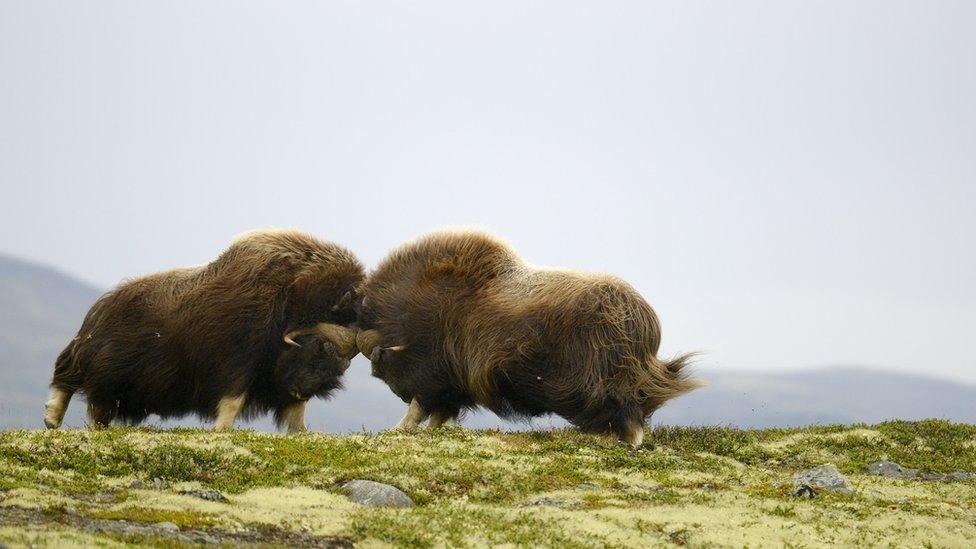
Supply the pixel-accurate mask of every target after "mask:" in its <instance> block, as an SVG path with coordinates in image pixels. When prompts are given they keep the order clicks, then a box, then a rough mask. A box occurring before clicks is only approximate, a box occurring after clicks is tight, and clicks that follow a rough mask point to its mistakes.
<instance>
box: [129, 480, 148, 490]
mask: <svg viewBox="0 0 976 549" xmlns="http://www.w3.org/2000/svg"><path fill="white" fill-rule="evenodd" d="M129 489H130V490H145V489H146V483H145V482H142V481H141V480H133V481H132V482H131V483H130V484H129Z"/></svg>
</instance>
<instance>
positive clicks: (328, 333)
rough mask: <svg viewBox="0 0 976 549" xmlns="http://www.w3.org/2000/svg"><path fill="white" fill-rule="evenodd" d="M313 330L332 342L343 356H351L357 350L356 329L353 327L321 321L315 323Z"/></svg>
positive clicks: (354, 354)
mask: <svg viewBox="0 0 976 549" xmlns="http://www.w3.org/2000/svg"><path fill="white" fill-rule="evenodd" d="M313 330H314V332H315V333H318V334H321V335H322V336H324V337H326V338H327V339H328V340H329V341H331V342H332V343H334V344H335V346H336V348H337V349H338V350H339V354H340V355H342V356H343V357H345V358H352V357H354V356H356V353H358V352H359V349H358V348H357V347H356V330H355V329H354V328H347V327H345V326H340V325H339V324H331V323H328V322H323V323H321V324H317V325H316V326H315V328H313Z"/></svg>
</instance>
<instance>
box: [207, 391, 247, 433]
mask: <svg viewBox="0 0 976 549" xmlns="http://www.w3.org/2000/svg"><path fill="white" fill-rule="evenodd" d="M245 401H247V395H246V394H242V395H237V396H226V397H224V398H222V399H220V402H219V403H217V421H215V422H214V431H230V430H231V429H233V428H234V421H235V420H236V419H237V416H239V415H241V410H243V409H244V403H245Z"/></svg>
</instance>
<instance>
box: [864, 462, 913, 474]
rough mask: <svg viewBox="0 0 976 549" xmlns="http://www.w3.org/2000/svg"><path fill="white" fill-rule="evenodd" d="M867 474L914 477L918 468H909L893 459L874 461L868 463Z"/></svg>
mask: <svg viewBox="0 0 976 549" xmlns="http://www.w3.org/2000/svg"><path fill="white" fill-rule="evenodd" d="M866 472H867V474H869V475H874V476H878V477H888V478H915V477H917V476H918V469H909V468H907V467H902V466H901V465H899V464H897V463H895V462H893V461H875V462H874V463H872V464H870V465H868V468H867V470H866Z"/></svg>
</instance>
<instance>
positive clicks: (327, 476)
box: [0, 420, 976, 547]
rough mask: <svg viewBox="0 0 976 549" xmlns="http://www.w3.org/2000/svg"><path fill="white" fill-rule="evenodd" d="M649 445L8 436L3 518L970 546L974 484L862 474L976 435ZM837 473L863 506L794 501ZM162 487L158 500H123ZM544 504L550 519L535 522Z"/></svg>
mask: <svg viewBox="0 0 976 549" xmlns="http://www.w3.org/2000/svg"><path fill="white" fill-rule="evenodd" d="M649 439H650V440H651V441H652V442H653V443H654V445H655V447H654V449H645V450H642V451H640V452H637V453H634V452H631V451H630V450H629V449H628V448H625V447H621V446H620V445H618V444H616V443H615V442H614V441H613V440H610V439H609V438H606V437H597V436H590V435H584V434H581V433H579V432H576V431H573V430H555V431H542V432H529V433H511V432H500V431H472V430H466V429H462V428H446V429H442V430H439V431H435V432H427V431H421V432H416V433H395V432H388V433H380V434H355V435H345V436H333V435H322V434H307V435H301V436H281V435H272V434H265V433H256V432H250V431H236V432H233V433H221V434H216V433H211V432H206V431H200V430H191V429H174V430H167V431H158V430H154V429H151V428H113V429H106V430H101V431H85V430H74V431H8V432H0V508H2V507H3V506H17V507H22V508H39V509H41V510H42V511H43V512H45V513H47V515H48V516H54V515H56V514H58V513H61V514H63V513H74V514H78V515H82V516H85V517H90V518H95V519H103V520H127V521H131V522H137V523H147V524H153V523H157V522H164V521H165V522H173V523H175V524H177V525H179V526H182V527H194V528H203V529H207V528H223V529H230V530H240V529H251V528H257V527H260V526H261V525H264V526H276V527H280V528H284V529H290V530H295V531H303V532H306V531H307V532H313V533H316V534H317V535H330V536H343V537H347V538H350V539H352V540H354V541H357V542H371V543H372V542H376V543H385V544H391V545H396V546H411V547H427V546H436V545H449V546H461V545H479V544H480V545H484V544H488V545H496V544H511V545H517V546H537V545H544V546H565V547H597V546H620V547H628V546H647V545H651V546H653V545H706V546H707V545H718V546H725V545H728V546H731V545H736V546H742V545H743V544H745V545H755V544H756V541H757V540H760V539H761V540H767V542H768V543H772V544H775V545H796V546H817V545H830V544H837V543H841V544H843V543H858V544H882V545H887V544H889V543H894V544H895V545H898V544H899V543H898V542H899V540H902V543H907V541H908V540H907V538H904V536H915V539H916V540H919V539H927V540H931V541H932V543H934V544H935V545H950V546H951V545H953V544H955V543H961V542H966V543H967V544H970V545H976V483H973V482H964V483H954V484H944V483H924V482H921V481H900V480H891V479H881V478H877V477H868V476H865V475H864V474H863V471H864V468H865V467H866V465H867V464H868V463H870V462H872V461H878V460H883V459H884V460H891V461H896V462H898V463H901V464H902V465H905V466H907V467H912V468H916V469H920V470H923V471H932V472H952V471H956V470H964V471H976V426H972V425H962V424H953V423H950V422H946V421H939V420H928V421H921V422H903V421H892V422H887V423H882V424H878V425H873V426H871V425H853V426H842V425H830V426H818V427H811V428H804V429H766V430H740V429H735V428H723V427H697V428H677V427H659V428H657V429H654V431H653V432H652V433H650V436H649ZM828 462H829V463H834V464H835V465H837V466H838V468H840V469H841V471H842V472H844V473H845V474H846V475H848V478H849V481H850V483H851V485H852V488H854V493H853V494H851V495H842V494H832V493H821V494H820V497H818V498H816V499H814V500H804V499H797V498H794V497H792V496H791V495H790V492H791V488H792V487H791V484H790V482H789V480H790V478H791V477H792V475H793V474H795V473H796V472H797V471H799V470H801V469H805V468H808V467H813V466H817V465H821V464H823V463H828ZM155 478H159V479H161V480H162V481H163V485H164V489H163V490H162V491H158V490H150V489H145V490H140V489H133V490H129V489H128V486H129V484H130V483H131V482H132V481H133V480H136V479H139V480H142V481H143V482H145V483H146V484H147V485H151V484H152V482H151V480H152V479H155ZM354 478H359V479H368V480H375V481H378V482H384V483H387V484H393V485H395V486H397V487H399V488H401V489H402V490H404V491H405V492H406V493H407V494H408V495H409V496H410V497H411V498H412V499H413V501H414V502H415V503H416V504H417V505H416V507H414V508H412V509H408V510H390V509H373V508H363V507H358V506H355V505H354V504H352V503H350V502H348V501H347V500H346V498H345V497H344V496H343V495H342V494H341V493H340V491H339V489H338V488H339V486H340V485H341V484H342V483H343V482H345V481H346V480H350V479H354ZM184 487H204V488H212V489H216V490H220V491H222V492H224V493H225V494H227V495H228V497H229V498H230V503H227V504H225V503H214V502H205V501H202V500H197V499H195V498H192V497H188V496H181V495H179V494H178V490H179V489H181V488H184ZM106 494H108V495H109V496H110V497H103V496H105V495H106ZM543 496H545V497H546V498H548V499H549V501H551V502H556V503H555V504H554V505H528V503H529V502H531V501H534V500H537V499H539V498H541V497H543ZM2 526H3V522H2V515H0V527H2ZM7 531H11V532H14V531H15V530H13V531H12V530H10V529H9V528H6V529H0V541H7V540H9V539H13V538H11V537H10V536H13V534H12V533H11V534H10V536H8V537H7V538H4V537H3V536H4V534H3V532H7ZM35 534H36V535H42V533H41V534H38V533H36V532H35V533H34V534H32V536H33V535H35ZM52 535H53V534H52ZM59 535H63V532H62V533H61V534H59ZM79 535H80V534H79ZM86 535H88V534H86ZM91 535H96V536H97V535H98V534H97V533H96V534H91ZM32 539H33V538H32ZM86 539H87V538H86ZM768 540H772V541H768ZM157 541H158V540H157ZM163 541H164V542H165V543H166V544H169V543H170V541H172V540H170V541H166V540H163ZM969 542H972V543H969ZM153 543H156V542H153Z"/></svg>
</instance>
